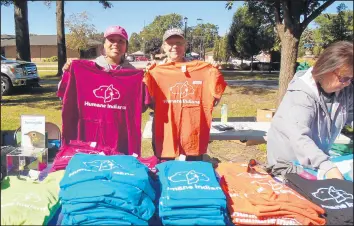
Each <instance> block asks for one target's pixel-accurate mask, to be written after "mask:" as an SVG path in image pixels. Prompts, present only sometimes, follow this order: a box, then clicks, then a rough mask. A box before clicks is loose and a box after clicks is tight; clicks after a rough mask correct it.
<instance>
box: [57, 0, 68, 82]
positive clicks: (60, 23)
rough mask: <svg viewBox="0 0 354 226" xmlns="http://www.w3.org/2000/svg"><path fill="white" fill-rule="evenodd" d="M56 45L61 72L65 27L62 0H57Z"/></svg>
mask: <svg viewBox="0 0 354 226" xmlns="http://www.w3.org/2000/svg"><path fill="white" fill-rule="evenodd" d="M56 9H57V12H56V14H57V46H58V74H57V76H61V75H62V74H63V71H62V68H63V66H64V64H65V62H66V45H65V27H64V17H65V14H64V0H62V1H57V8H56Z"/></svg>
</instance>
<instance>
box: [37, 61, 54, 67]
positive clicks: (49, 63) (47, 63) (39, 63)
mask: <svg viewBox="0 0 354 226" xmlns="http://www.w3.org/2000/svg"><path fill="white" fill-rule="evenodd" d="M33 63H35V64H36V65H37V66H41V65H58V62H33Z"/></svg>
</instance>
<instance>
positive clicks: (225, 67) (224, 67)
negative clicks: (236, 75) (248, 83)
mask: <svg viewBox="0 0 354 226" xmlns="http://www.w3.org/2000/svg"><path fill="white" fill-rule="evenodd" d="M220 67H221V69H226V70H227V69H229V70H233V69H234V65H233V64H230V63H223V64H221V65H220Z"/></svg>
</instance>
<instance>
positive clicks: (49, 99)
mask: <svg viewBox="0 0 354 226" xmlns="http://www.w3.org/2000/svg"><path fill="white" fill-rule="evenodd" d="M53 102H59V103H57V104H56V103H53ZM1 105H2V106H17V105H26V106H27V107H30V108H42V109H44V108H52V109H53V110H60V109H61V108H62V106H61V104H60V100H59V98H58V97H56V96H44V97H43V96H41V95H36V96H30V97H26V98H21V99H15V100H11V99H10V100H2V104H1Z"/></svg>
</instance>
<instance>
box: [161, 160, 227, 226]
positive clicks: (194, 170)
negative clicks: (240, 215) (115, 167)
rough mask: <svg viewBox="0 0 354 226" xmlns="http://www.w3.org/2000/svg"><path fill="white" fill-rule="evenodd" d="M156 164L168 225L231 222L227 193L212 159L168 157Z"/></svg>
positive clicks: (164, 213)
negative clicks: (188, 159)
mask: <svg viewBox="0 0 354 226" xmlns="http://www.w3.org/2000/svg"><path fill="white" fill-rule="evenodd" d="M156 168H157V170H158V178H159V181H160V185H161V197H160V200H159V206H158V207H159V216H160V218H161V221H162V223H163V224H164V225H226V224H227V210H226V197H225V195H224V193H223V191H222V189H221V187H220V185H219V183H218V181H217V178H216V175H215V171H214V169H213V166H212V164H211V163H207V162H198V161H196V162H185V161H168V162H163V163H160V164H158V165H157V167H156Z"/></svg>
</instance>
